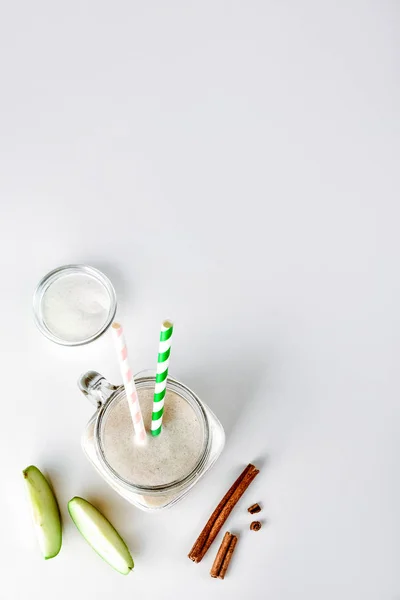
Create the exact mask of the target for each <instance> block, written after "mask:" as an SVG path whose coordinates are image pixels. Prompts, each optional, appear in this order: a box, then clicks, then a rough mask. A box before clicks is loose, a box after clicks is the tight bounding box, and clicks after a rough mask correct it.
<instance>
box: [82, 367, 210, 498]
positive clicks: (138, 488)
mask: <svg viewBox="0 0 400 600" xmlns="http://www.w3.org/2000/svg"><path fill="white" fill-rule="evenodd" d="M149 383H151V384H152V385H154V384H155V376H145V377H140V378H136V377H135V384H136V387H137V388H138V389H140V388H144V387H148V385H147V384H149ZM167 389H170V390H171V391H174V392H175V393H177V394H178V395H179V396H181V398H183V399H184V400H185V401H186V402H189V403H190V404H191V406H192V407H193V408H195V410H197V412H198V415H200V417H201V421H202V425H203V429H204V440H203V447H202V449H201V453H200V455H199V458H198V460H197V462H196V464H195V466H194V467H193V469H192V470H191V471H190V472H189V473H188V474H187V475H185V476H184V477H181V478H180V479H176V480H174V481H171V482H169V483H166V484H161V485H141V484H136V483H132V482H131V481H129V480H128V479H125V478H124V477H122V475H120V474H119V473H118V472H117V471H116V470H115V469H114V468H113V467H112V466H111V465H110V463H109V462H108V460H107V458H106V456H105V451H104V447H103V444H102V443H101V427H102V423H103V420H104V418H105V416H106V414H107V412H108V410H109V409H110V408H111V405H112V404H113V402H115V401H116V400H119V399H121V398H122V397H123V396H124V395H125V389H124V387H123V386H119V387H118V388H117V389H116V390H115V392H113V393H112V394H111V396H110V397H109V398H108V399H107V400H106V402H105V403H104V404H103V405H102V406H101V407H100V409H99V412H98V414H97V417H96V420H95V424H94V436H93V439H94V446H95V449H96V454H97V457H98V459H99V461H100V463H101V464H102V466H103V467H104V468H105V469H106V470H107V471H108V472H109V473H110V474H111V475H112V477H113V478H114V479H115V480H116V481H117V482H118V483H119V484H121V485H122V486H123V487H124V488H125V489H127V490H129V491H131V492H135V493H139V494H153V495H164V494H166V493H168V492H172V491H175V490H176V489H177V488H183V487H185V486H186V485H187V484H189V483H190V482H191V481H192V480H193V479H194V478H195V477H196V475H197V473H198V472H199V471H200V470H201V469H202V467H203V466H204V464H205V462H206V460H207V456H208V453H209V449H210V439H211V436H210V426H209V423H208V419H207V415H206V412H205V410H204V408H203V404H202V402H201V400H200V399H199V398H198V397H197V396H196V394H195V393H194V392H193V391H192V390H191V389H190V388H188V387H187V386H186V385H185V384H183V383H181V382H180V381H178V380H176V379H172V378H170V377H168V380H167Z"/></svg>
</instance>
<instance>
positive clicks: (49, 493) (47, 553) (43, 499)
mask: <svg viewBox="0 0 400 600" xmlns="http://www.w3.org/2000/svg"><path fill="white" fill-rule="evenodd" d="M23 476H24V479H25V483H26V486H27V490H28V495H29V500H30V504H31V508H32V515H33V523H34V526H35V531H36V536H37V538H38V541H39V546H40V549H41V551H42V554H43V556H44V558H45V559H46V560H47V559H49V558H54V556H57V554H58V553H59V552H60V549H61V542H62V532H61V517H60V510H59V508H58V504H57V500H56V497H55V496H54V493H53V490H52V489H51V487H50V485H49V482H48V481H47V479H46V478H45V476H44V475H43V473H41V472H40V471H39V469H38V468H37V467H34V466H33V465H31V466H30V467H27V468H26V469H25V470H24V471H23Z"/></svg>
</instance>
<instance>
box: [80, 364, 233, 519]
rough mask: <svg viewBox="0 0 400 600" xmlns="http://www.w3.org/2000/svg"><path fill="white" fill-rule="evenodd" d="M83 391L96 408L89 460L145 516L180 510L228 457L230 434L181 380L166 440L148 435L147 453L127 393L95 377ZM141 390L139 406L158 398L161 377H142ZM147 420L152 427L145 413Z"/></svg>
mask: <svg viewBox="0 0 400 600" xmlns="http://www.w3.org/2000/svg"><path fill="white" fill-rule="evenodd" d="M78 385H79V388H80V390H81V391H82V392H83V393H84V394H85V395H86V396H87V397H88V399H89V400H90V401H91V402H92V403H93V404H94V405H95V406H96V412H95V413H94V415H93V416H92V418H91V419H90V421H89V422H88V424H87V426H86V429H85V431H84V433H83V436H82V447H83V450H84V453H85V455H86V456H87V458H88V459H89V461H90V462H91V463H92V465H93V466H94V467H95V469H96V470H97V471H98V473H99V474H100V475H101V476H102V477H103V479H104V480H105V481H106V482H107V483H108V484H109V485H110V486H111V487H112V488H113V489H114V490H115V491H116V492H117V493H118V494H120V495H121V496H122V497H123V498H125V499H126V500H128V502H130V503H131V504H133V505H135V506H137V507H138V508H140V509H141V510H145V511H156V510H161V509H164V508H169V507H171V506H173V505H174V504H176V503H177V502H178V501H179V500H181V499H182V498H183V497H184V496H186V494H188V492H189V491H190V490H191V489H192V487H193V486H195V485H196V483H197V482H198V481H199V480H200V479H201V478H202V477H203V475H205V473H206V472H207V471H208V470H209V469H210V468H211V467H212V465H213V464H214V463H215V461H216V460H217V458H218V457H219V455H220V454H221V452H222V449H223V447H224V443H225V434H224V430H223V427H222V425H221V423H220V422H219V420H218V419H217V417H216V416H215V415H214V413H213V412H212V411H211V410H210V408H209V407H208V406H207V405H206V404H205V403H204V402H202V400H200V398H199V397H198V396H197V395H196V394H195V393H194V392H193V391H192V390H191V389H189V388H188V387H187V386H186V385H185V384H183V383H181V382H180V381H177V380H176V379H172V378H170V377H169V378H168V381H167V393H166V400H165V413H164V417H163V430H162V432H161V434H160V435H159V436H157V438H153V437H151V435H150V434H148V435H147V439H146V442H145V444H144V446H143V447H141V448H139V447H138V445H137V444H136V446H135V441H134V435H133V426H132V423H130V422H129V409H128V404H127V400H126V395H125V390H124V387H123V386H115V385H112V384H111V383H109V382H108V381H107V380H106V379H105V378H104V377H103V376H101V375H100V374H99V373H96V372H95V371H89V372H88V373H85V374H84V375H82V377H81V378H80V380H79V382H78ZM135 385H136V389H137V392H138V395H139V401H140V397H141V395H142V397H147V398H148V397H149V395H150V394H153V392H154V387H155V374H154V373H151V372H143V373H139V374H138V375H136V376H135ZM142 412H143V410H142ZM150 414H151V412H150ZM143 417H144V420H145V425H146V418H145V417H146V415H145V414H144V413H143ZM148 418H149V417H148V416H147V430H149V421H148ZM168 419H170V421H168ZM163 435H164V438H163ZM158 438H159V439H158ZM174 461H175V462H174Z"/></svg>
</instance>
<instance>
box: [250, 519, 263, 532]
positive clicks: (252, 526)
mask: <svg viewBox="0 0 400 600" xmlns="http://www.w3.org/2000/svg"><path fill="white" fill-rule="evenodd" d="M250 529H251V531H259V530H260V529H261V523H260V521H253V522H252V523H250Z"/></svg>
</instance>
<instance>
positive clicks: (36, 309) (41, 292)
mask: <svg viewBox="0 0 400 600" xmlns="http://www.w3.org/2000/svg"><path fill="white" fill-rule="evenodd" d="M72 273H83V274H86V275H88V276H90V277H93V278H94V279H97V281H99V282H100V283H101V284H102V285H103V286H104V287H105V289H106V291H107V293H108V296H109V299H110V308H109V311H108V316H107V319H106V320H105V322H104V324H103V325H102V327H101V328H100V329H99V330H98V331H96V332H95V333H94V334H93V335H91V336H88V337H86V338H84V339H82V340H77V341H75V340H65V339H64V338H62V337H59V336H58V335H56V334H55V333H54V332H52V331H51V330H50V329H49V328H48V327H47V325H46V323H45V321H44V318H43V314H42V302H43V298H44V296H45V294H46V292H47V290H48V288H49V287H50V285H51V284H52V283H54V282H55V281H56V280H57V279H59V278H60V277H63V276H64V275H68V274H72ZM32 303H33V318H34V321H35V325H36V327H37V328H38V329H39V331H40V333H42V334H43V335H44V336H45V337H46V338H47V339H49V340H51V341H52V342H55V343H56V344H60V345H61V346H84V345H85V344H89V343H90V342H93V341H94V340H96V339H97V338H99V337H100V336H101V335H103V333H104V332H105V331H107V329H108V328H109V327H110V325H111V323H112V322H113V320H114V317H115V313H116V312H117V295H116V293H115V289H114V286H113V285H112V283H111V281H110V280H109V278H108V277H107V276H106V275H104V273H102V272H101V271H99V269H96V268H95V267H91V266H90V265H83V264H70V265H62V266H61V267H57V268H56V269H53V270H52V271H49V272H48V273H46V275H44V277H42V279H41V280H40V281H39V283H38V284H37V286H36V289H35V291H34V293H33V301H32Z"/></svg>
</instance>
